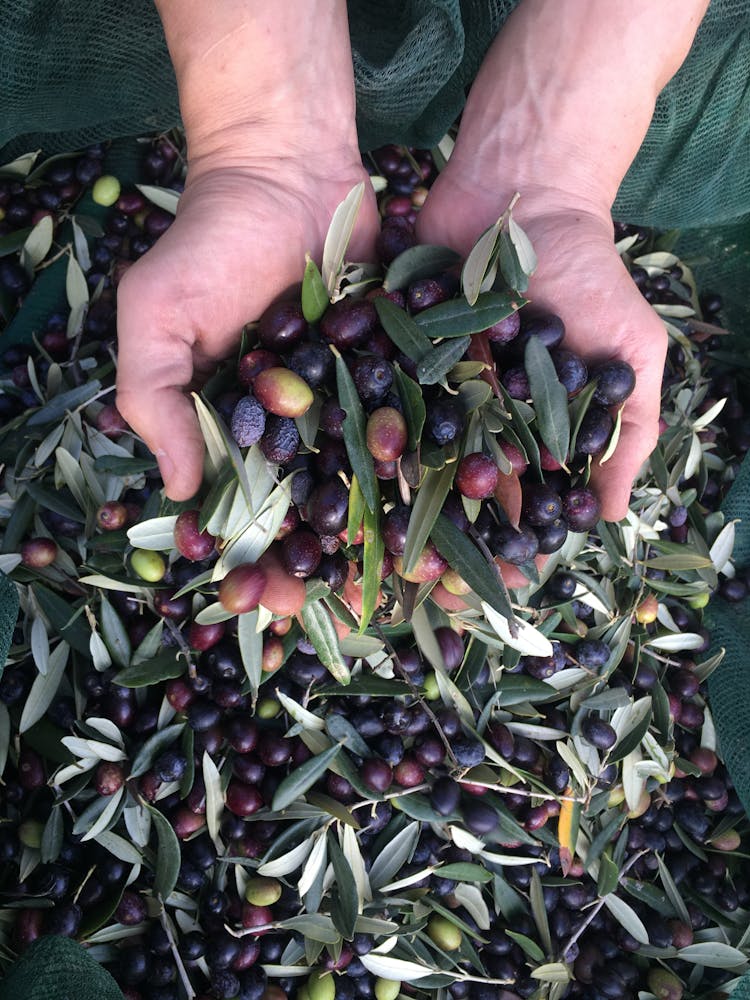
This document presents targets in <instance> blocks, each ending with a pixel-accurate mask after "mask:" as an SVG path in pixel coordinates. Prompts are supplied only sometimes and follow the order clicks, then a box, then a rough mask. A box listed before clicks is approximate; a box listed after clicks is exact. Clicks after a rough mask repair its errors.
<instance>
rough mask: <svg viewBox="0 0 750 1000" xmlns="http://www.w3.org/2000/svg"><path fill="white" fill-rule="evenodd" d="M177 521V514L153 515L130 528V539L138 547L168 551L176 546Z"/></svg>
mask: <svg viewBox="0 0 750 1000" xmlns="http://www.w3.org/2000/svg"><path fill="white" fill-rule="evenodd" d="M176 523H177V515H176V514H170V515H169V516H168V517H152V518H150V519H149V520H148V521H142V522H141V523H140V524H134V525H133V527H132V528H128V541H129V542H130V544H131V545H133V546H134V547H135V548H137V549H149V550H151V551H154V552H160V551H161V552H163V551H167V550H169V549H171V548H174V526H175V524H176Z"/></svg>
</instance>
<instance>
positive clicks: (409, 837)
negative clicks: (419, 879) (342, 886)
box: [370, 822, 421, 889]
mask: <svg viewBox="0 0 750 1000" xmlns="http://www.w3.org/2000/svg"><path fill="white" fill-rule="evenodd" d="M420 830H421V824H420V823H416V822H415V823H408V824H407V825H406V826H405V827H404V829H403V830H401V831H399V833H397V834H396V836H395V837H393V838H392V840H391V841H390V843H389V844H388V845H387V846H386V847H384V848H383V850H382V851H381V852H380V854H378V856H377V857H376V858H375V859H374V861H373V863H372V866H371V868H370V885H371V886H372V888H373V889H379V888H380V887H381V886H383V885H387V884H388V882H390V880H391V879H392V878H393V876H394V875H395V874H396V873H397V872H399V871H400V870H401V868H402V867H403V866H404V865H405V864H408V863H409V861H410V860H411V856H412V854H413V853H414V848H415V847H416V846H417V841H418V840H419V833H420Z"/></svg>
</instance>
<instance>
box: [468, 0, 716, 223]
mask: <svg viewBox="0 0 750 1000" xmlns="http://www.w3.org/2000/svg"><path fill="white" fill-rule="evenodd" d="M707 7H708V0H659V2H657V3H654V2H653V0H567V2H562V3H561V2H560V0H522V2H521V3H520V5H519V6H518V7H517V8H516V10H515V11H514V13H513V15H512V16H511V17H510V19H509V20H508V23H507V24H506V25H505V27H504V28H503V30H502V31H501V32H500V35H499V36H498V38H497V39H496V40H495V42H494V43H493V46H492V48H491V49H490V51H489V53H488V54H487V57H486V58H485V61H484V63H483V65H482V68H481V71H480V73H479V75H478V76H477V79H476V80H475V83H474V86H473V87H472V91H471V94H470V96H469V107H468V108H467V112H469V113H467V114H466V115H465V116H464V123H463V124H462V127H461V132H460V134H459V142H458V147H457V152H459V154H460V151H461V147H462V146H464V148H466V149H469V150H472V153H473V155H476V152H477V150H481V152H482V156H483V157H484V156H485V155H486V156H487V159H488V160H490V161H494V162H496V163H497V164H498V168H499V170H502V171H504V172H505V174H506V175H507V174H508V173H509V172H510V173H512V172H513V171H515V172H516V173H517V175H518V177H519V179H522V178H531V179H532V180H533V178H536V177H544V176H545V175H546V176H548V177H550V181H551V183H556V184H557V186H559V187H563V188H565V187H567V188H569V189H570V190H571V192H572V191H575V190H576V189H578V190H579V191H580V190H584V191H586V192H588V195H589V196H590V197H591V198H592V200H593V201H597V202H599V203H600V204H605V205H606V208H607V209H609V207H610V206H611V204H612V202H613V201H614V198H615V195H616V193H617V189H618V187H619V185H620V182H621V181H622V178H623V177H624V175H625V173H626V172H627V169H628V167H629V166H630V164H631V162H632V161H633V159H634V158H635V155H636V153H637V152H638V149H639V147H640V145H641V142H642V141H643V138H644V136H645V134H646V131H647V130H648V126H649V123H650V121H651V117H652V114H653V111H654V106H655V103H656V98H657V96H658V94H659V92H660V91H661V90H662V88H663V87H664V86H665V85H666V83H667V82H668V81H669V80H670V79H671V77H672V76H673V75H674V73H675V72H676V71H677V70H678V69H679V67H680V65H681V64H682V62H683V61H684V59H685V57H686V55H687V53H688V51H689V50H690V46H691V44H692V42H693V39H694V37H695V33H696V31H697V29H698V25H699V24H700V22H701V19H702V17H703V15H704V13H705V11H706V8H707ZM509 180H510V181H511V182H512V181H513V178H512V177H511V178H509Z"/></svg>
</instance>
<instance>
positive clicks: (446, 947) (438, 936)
mask: <svg viewBox="0 0 750 1000" xmlns="http://www.w3.org/2000/svg"><path fill="white" fill-rule="evenodd" d="M427 933H428V934H429V936H430V937H431V938H432V940H433V941H434V942H435V944H436V945H437V946H438V948H442V949H443V951H456V949H457V948H460V947H461V931H460V930H459V929H458V927H456V925H455V924H452V923H451V922H450V920H448V919H447V918H446V917H441V916H440V914H438V913H436V914H434V916H432V917H430V920H429V923H428V924H427Z"/></svg>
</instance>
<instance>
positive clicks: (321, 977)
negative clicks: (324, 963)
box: [307, 969, 336, 1000]
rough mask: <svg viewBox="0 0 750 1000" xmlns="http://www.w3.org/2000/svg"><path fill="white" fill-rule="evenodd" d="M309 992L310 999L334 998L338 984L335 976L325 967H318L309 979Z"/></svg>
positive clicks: (323, 999)
mask: <svg viewBox="0 0 750 1000" xmlns="http://www.w3.org/2000/svg"><path fill="white" fill-rule="evenodd" d="M307 994H308V996H309V997H310V1000H334V998H335V996H336V984H335V983H334V981H333V976H332V975H331V973H330V972H327V971H326V970H325V969H316V970H315V971H314V972H312V973H311V974H310V978H309V979H308V980H307Z"/></svg>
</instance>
